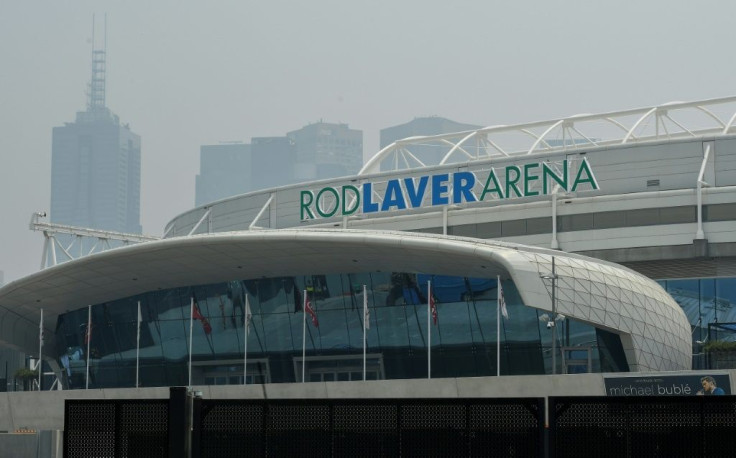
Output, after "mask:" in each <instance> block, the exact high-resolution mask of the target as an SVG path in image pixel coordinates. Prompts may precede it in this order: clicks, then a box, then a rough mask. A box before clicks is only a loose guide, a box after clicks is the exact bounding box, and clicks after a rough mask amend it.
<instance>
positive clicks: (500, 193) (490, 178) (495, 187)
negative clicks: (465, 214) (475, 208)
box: [480, 169, 504, 201]
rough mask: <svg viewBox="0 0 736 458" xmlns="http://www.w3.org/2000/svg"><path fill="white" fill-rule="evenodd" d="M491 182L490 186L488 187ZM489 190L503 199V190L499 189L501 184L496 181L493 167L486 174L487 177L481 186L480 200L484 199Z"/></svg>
mask: <svg viewBox="0 0 736 458" xmlns="http://www.w3.org/2000/svg"><path fill="white" fill-rule="evenodd" d="M491 182H493V187H492V188H490V187H489V185H490V184H491ZM489 192H495V193H496V194H497V195H498V198H499V199H504V195H503V190H502V189H501V185H500V184H499V183H498V178H496V170H495V169H491V173H489V174H488V179H487V180H486V185H485V186H484V187H483V193H482V194H481V195H480V200H481V201H483V200H485V197H486V194H488V193H489Z"/></svg>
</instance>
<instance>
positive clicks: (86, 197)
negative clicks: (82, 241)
mask: <svg viewBox="0 0 736 458" xmlns="http://www.w3.org/2000/svg"><path fill="white" fill-rule="evenodd" d="M51 157H52V159H51V211H50V218H51V222H53V223H59V224H68V225H72V226H82V227H88V228H95V229H104V230H112V231H119V232H129V233H140V232H141V223H140V189H141V139H140V137H139V136H138V135H136V134H135V133H133V131H131V130H130V127H128V125H127V124H124V125H123V124H121V123H120V120H119V118H118V117H117V116H116V115H115V114H113V113H112V112H111V111H110V110H109V109H108V108H107V107H106V106H105V51H101V50H95V51H93V52H92V81H91V83H90V90H89V99H88V105H87V110H86V111H83V112H78V113H77V117H76V120H75V122H73V123H66V124H65V125H64V126H62V127H54V129H53V139H52V146H51Z"/></svg>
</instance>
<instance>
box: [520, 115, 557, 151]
mask: <svg viewBox="0 0 736 458" xmlns="http://www.w3.org/2000/svg"><path fill="white" fill-rule="evenodd" d="M563 122H565V120H564V119H560V120H559V121H557V122H556V123H554V124H552V125H551V126H549V127H548V128H547V130H545V131H544V133H543V134H542V135H540V136H539V138H538V139H537V141H535V142H534V144H533V145H532V146H531V148H529V151H527V152H526V154H532V152H533V151H534V150H535V149H537V146H539V143H540V142H542V141H543V140H544V137H546V136H547V135H549V133H550V132H552V130H553V129H555V128H556V127H558V126H560V125H562V123H563Z"/></svg>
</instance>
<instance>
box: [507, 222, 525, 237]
mask: <svg viewBox="0 0 736 458" xmlns="http://www.w3.org/2000/svg"><path fill="white" fill-rule="evenodd" d="M501 235H502V236H503V237H511V236H516V235H526V220H525V219H516V220H512V221H501Z"/></svg>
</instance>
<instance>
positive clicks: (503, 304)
mask: <svg viewBox="0 0 736 458" xmlns="http://www.w3.org/2000/svg"><path fill="white" fill-rule="evenodd" d="M498 306H499V307H500V308H501V315H503V317H504V318H506V319H507V320H508V319H509V311H508V310H506V299H505V298H504V297H503V286H501V280H498Z"/></svg>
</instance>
